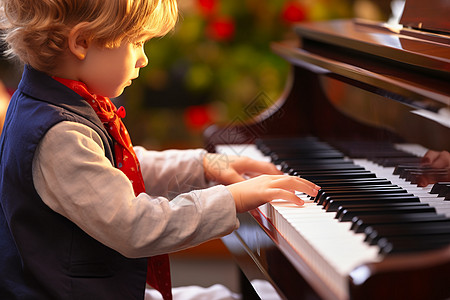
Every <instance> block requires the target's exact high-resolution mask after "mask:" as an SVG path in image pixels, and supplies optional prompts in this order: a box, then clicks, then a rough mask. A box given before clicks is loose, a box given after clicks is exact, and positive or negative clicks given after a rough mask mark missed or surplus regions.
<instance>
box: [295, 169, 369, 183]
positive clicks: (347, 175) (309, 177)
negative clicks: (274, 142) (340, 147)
mask: <svg viewBox="0 0 450 300" xmlns="http://www.w3.org/2000/svg"><path fill="white" fill-rule="evenodd" d="M290 175H294V176H299V177H301V178H305V179H307V180H310V181H313V182H315V181H316V180H321V179H356V178H375V177H376V175H375V174H374V173H372V172H370V171H361V172H351V173H343V174H339V173H338V174H327V175H326V174H325V175H306V176H304V175H303V174H301V173H299V172H293V173H292V174H290Z"/></svg>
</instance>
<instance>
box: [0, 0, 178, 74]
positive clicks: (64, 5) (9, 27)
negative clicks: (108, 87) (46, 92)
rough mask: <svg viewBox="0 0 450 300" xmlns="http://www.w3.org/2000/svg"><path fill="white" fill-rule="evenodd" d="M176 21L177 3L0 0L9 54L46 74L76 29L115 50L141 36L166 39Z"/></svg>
mask: <svg viewBox="0 0 450 300" xmlns="http://www.w3.org/2000/svg"><path fill="white" fill-rule="evenodd" d="M177 19H178V8H177V3H176V0H0V29H1V30H2V31H3V35H2V38H4V40H5V41H6V43H7V45H8V49H7V51H6V54H7V55H8V56H17V57H18V58H19V59H20V60H21V61H22V62H23V63H25V64H29V65H31V66H32V67H34V68H35V69H37V70H40V71H43V72H46V73H50V71H51V70H52V69H53V68H54V67H55V65H56V64H57V63H58V58H59V57H60V56H61V55H62V54H63V53H64V51H66V49H67V47H68V46H67V36H68V34H69V32H70V30H71V29H72V28H73V27H74V26H76V25H79V24H81V25H80V26H81V27H82V30H83V33H84V35H85V36H86V37H87V40H88V41H90V42H92V41H93V42H96V43H98V44H99V45H100V46H105V47H109V48H111V47H116V46H119V45H120V43H121V42H122V41H123V40H127V39H128V40H130V39H132V38H136V37H137V36H138V35H141V34H147V35H149V36H150V37H157V36H163V35H165V34H166V33H168V32H169V31H170V30H171V29H172V28H173V27H174V26H175V24H176V22H177Z"/></svg>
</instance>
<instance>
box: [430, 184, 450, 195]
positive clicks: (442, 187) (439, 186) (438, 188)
mask: <svg viewBox="0 0 450 300" xmlns="http://www.w3.org/2000/svg"><path fill="white" fill-rule="evenodd" d="M446 189H450V182H436V183H435V184H434V185H433V187H432V188H431V191H430V194H438V195H439V194H440V193H441V191H445V190H446ZM440 196H441V197H442V196H443V195H440Z"/></svg>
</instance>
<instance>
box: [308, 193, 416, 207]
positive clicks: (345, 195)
mask: <svg viewBox="0 0 450 300" xmlns="http://www.w3.org/2000/svg"><path fill="white" fill-rule="evenodd" d="M411 195H412V194H409V193H408V192H407V191H406V190H403V189H400V190H391V191H389V190H386V191H382V190H374V191H362V192H355V193H342V194H334V195H328V196H327V197H321V198H318V199H314V201H315V202H316V203H317V204H319V205H323V206H326V205H327V204H328V203H329V202H330V201H331V200H341V199H353V198H363V197H364V198H371V197H373V198H375V197H376V198H378V197H392V196H393V197H402V196H411Z"/></svg>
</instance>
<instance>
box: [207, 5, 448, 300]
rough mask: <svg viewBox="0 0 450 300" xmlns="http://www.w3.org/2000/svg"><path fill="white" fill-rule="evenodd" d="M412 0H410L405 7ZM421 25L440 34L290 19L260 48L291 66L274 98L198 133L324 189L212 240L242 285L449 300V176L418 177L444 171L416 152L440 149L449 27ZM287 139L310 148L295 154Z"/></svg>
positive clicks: (306, 293)
mask: <svg viewBox="0 0 450 300" xmlns="http://www.w3.org/2000/svg"><path fill="white" fill-rule="evenodd" d="M444 2H445V1H444ZM423 3H425V2H423V1H412V0H408V1H407V2H406V5H407V8H408V9H405V13H407V12H408V13H409V14H411V12H414V11H417V9H418V8H417V7H418V6H420V5H423ZM408 5H409V6H408ZM426 5H443V7H440V8H437V9H442V10H443V11H444V12H445V11H446V12H448V11H449V7H448V5H447V6H445V4H443V2H441V1H435V0H432V1H429V2H426ZM441 15H448V13H443V14H441ZM415 18H416V17H415V16H412V15H404V16H403V17H402V19H403V20H404V21H405V23H408V24H415V23H414V22H415ZM446 24H447V25H446ZM429 25H430V27H429V28H427V22H425V23H423V24H421V25H420V26H419V25H417V26H416V27H422V28H421V29H424V28H425V29H436V28H439V31H438V32H437V31H432V32H431V31H428V30H418V28H414V25H412V26H413V27H411V28H400V29H399V28H397V27H396V28H392V27H390V26H387V25H385V24H376V23H367V22H363V21H360V20H358V21H354V20H338V21H329V22H319V23H305V24H299V25H298V26H297V27H296V28H295V31H296V32H297V34H298V36H299V41H294V42H288V43H287V42H286V43H274V44H273V45H272V49H273V50H274V52H275V53H277V54H279V55H280V56H282V57H283V58H285V59H286V60H287V61H289V62H290V63H291V65H292V72H291V76H290V79H289V82H288V84H287V87H286V89H285V93H284V95H283V96H282V97H281V98H280V99H278V100H277V101H276V102H275V103H273V105H271V106H270V107H269V108H268V109H267V110H265V111H262V112H259V113H255V112H254V111H253V108H252V105H250V106H249V112H248V113H249V115H251V118H250V120H248V121H245V122H242V124H232V125H230V126H226V125H224V126H220V125H214V126H211V127H210V128H208V129H207V130H206V131H205V138H206V146H207V148H208V149H209V150H210V151H216V150H218V151H232V153H234V154H240V155H249V156H251V157H255V158H259V159H271V160H273V161H274V162H275V163H277V164H279V165H280V167H282V168H283V170H284V171H285V172H286V173H290V174H292V175H298V176H302V177H305V178H309V179H311V180H312V181H314V182H316V183H317V184H318V185H320V186H322V187H323V195H321V196H320V197H317V198H316V199H314V200H313V199H308V198H305V201H306V204H305V206H304V207H296V206H294V205H292V204H290V203H286V202H284V201H281V200H280V201H274V202H273V203H271V204H267V205H264V206H262V207H261V208H259V209H257V210H254V211H252V212H251V213H250V214H243V215H242V216H240V220H241V227H240V228H239V229H238V230H237V231H236V232H235V233H233V234H231V235H229V236H227V237H226V238H224V242H225V244H226V245H227V246H228V247H229V249H230V251H231V252H232V253H233V254H234V255H235V257H236V259H237V261H238V264H239V266H240V267H241V269H242V271H243V273H244V274H245V275H246V276H247V278H248V279H249V280H250V281H252V280H253V279H264V280H267V281H269V282H270V283H271V284H272V285H273V286H274V287H275V289H276V290H277V291H278V293H279V294H280V296H281V297H283V298H286V299H446V298H450V287H449V286H448V281H449V278H450V234H449V222H450V221H449V218H450V213H449V211H448V210H449V206H450V201H446V200H445V199H446V198H447V199H448V198H450V195H449V194H448V192H446V190H445V188H448V183H442V184H440V185H429V186H427V187H423V188H422V187H418V186H417V183H420V182H418V180H420V178H421V177H420V175H423V174H428V175H427V176H429V177H430V178H431V179H433V180H434V181H442V180H444V181H450V180H449V178H448V170H434V171H432V172H430V170H427V169H426V168H423V167H421V166H420V165H418V157H420V156H422V155H423V154H424V152H425V151H426V149H434V150H447V151H448V150H450V138H449V137H450V85H449V84H448V82H449V80H450V35H449V33H450V28H449V27H448V23H447V20H433V23H429ZM437 26H438V27H437ZM260 106H261V105H260V104H258V103H254V107H260ZM310 136H314V137H315V138H310ZM279 138H285V140H282V142H281V144H282V145H281V146H277V143H279ZM292 138H295V139H294V140H297V141H300V142H299V144H300V145H302V147H313V148H307V149H308V150H307V151H300V150H299V149H296V150H294V151H293V150H292V149H295V148H296V147H297V146H295V145H292V144H290V143H292V141H293V140H292ZM299 139H300V140H299ZM348 141H352V143H349V142H348ZM297 143H298V142H297ZM221 144H228V145H230V144H232V146H233V148H229V147H225V149H228V150H224V147H222V146H220V147H218V145H221ZM311 145H312V146H311ZM367 145H369V148H366V146H367ZM386 145H387V147H390V148H391V149H389V152H388V154H385V155H384V158H383V159H378V160H377V161H375V160H371V157H372V158H373V157H375V156H376V155H375V154H377V153H376V152H377V151H376V150H380V149H382V150H386ZM392 145H395V147H394V148H392ZM286 147H288V148H290V149H291V150H284V149H285V148H286ZM317 147H318V148H317ZM230 149H231V150H230ZM292 152H295V153H294V154H295V155H294V154H293V153H292ZM405 152H408V153H410V155H406V156H404V153H405ZM318 153H322V154H323V155H325V158H324V157H321V158H320V159H319V158H318V157H315V156H314V155H313V154H318ZM399 154H401V156H400V155H399ZM324 160H326V163H325V162H324ZM383 165H384V166H383ZM396 165H401V166H397V168H395V166H396ZM313 167H314V168H313ZM330 168H331V169H333V170H329V169H330ZM386 171H387V173H386ZM394 171H395V172H394ZM324 173H328V174H327V176H330V175H331V178H332V179H330V178H328V177H327V179H325V178H324V177H323V176H324ZM392 173H398V174H397V175H394V176H393V174H392ZM399 177H406V178H399ZM405 179H407V180H408V181H405ZM436 190H437V194H435V192H436ZM380 192H381V194H380ZM301 197H304V196H301ZM315 201H316V202H318V203H316V202H315ZM341 207H342V208H341ZM380 207H382V209H383V213H382V216H381V221H380V216H377V217H375V216H374V215H377V214H379V213H376V214H375V213H374V211H377V210H379V209H380ZM336 216H338V217H337V218H335V217H336ZM399 220H400V221H399ZM392 223H399V224H397V225H395V226H394V227H395V228H394V229H393V228H392V227H391V226H392ZM411 235H413V236H414V237H415V238H414V239H410V237H411Z"/></svg>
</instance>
